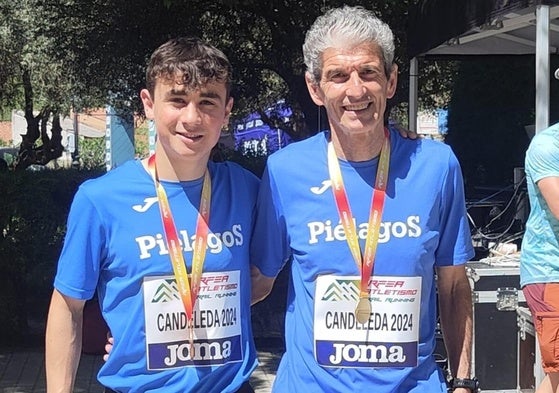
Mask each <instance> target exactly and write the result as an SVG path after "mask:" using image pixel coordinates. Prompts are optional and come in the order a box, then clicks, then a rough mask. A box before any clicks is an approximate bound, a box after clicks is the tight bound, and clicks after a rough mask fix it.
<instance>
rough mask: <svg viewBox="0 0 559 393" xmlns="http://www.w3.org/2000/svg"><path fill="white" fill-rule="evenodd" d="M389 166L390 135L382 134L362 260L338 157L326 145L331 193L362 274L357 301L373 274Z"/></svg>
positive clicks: (332, 149)
mask: <svg viewBox="0 0 559 393" xmlns="http://www.w3.org/2000/svg"><path fill="white" fill-rule="evenodd" d="M389 165H390V134H389V132H388V130H387V129H385V130H384V141H383V145H382V149H381V152H380V159H379V163H378V168H377V177H376V179H375V187H374V190H373V196H372V198H371V208H370V213H369V229H368V231H367V238H366V241H365V252H364V253H363V256H361V248H360V247H359V240H358V237H357V230H356V227H355V221H354V219H353V214H352V213H351V208H350V206H349V202H348V199H347V194H346V192H345V187H344V182H343V178H342V172H341V170H340V164H339V162H338V157H337V156H336V152H335V151H334V146H333V144H332V142H330V143H328V171H329V174H330V180H331V181H332V191H333V193H334V199H335V201H336V206H337V208H338V214H339V216H340V220H341V222H342V226H343V228H344V231H345V234H346V240H347V244H348V246H349V249H350V250H351V254H352V256H353V259H354V260H355V263H356V265H357V268H358V269H359V271H360V273H361V283H360V288H359V289H360V294H359V297H360V298H363V297H367V298H368V296H369V292H370V289H369V281H370V279H371V276H372V274H373V270H374V265H375V255H376V251H377V245H378V238H379V232H380V224H381V219H382V211H383V209H384V199H385V196H386V185H387V183H388V168H389Z"/></svg>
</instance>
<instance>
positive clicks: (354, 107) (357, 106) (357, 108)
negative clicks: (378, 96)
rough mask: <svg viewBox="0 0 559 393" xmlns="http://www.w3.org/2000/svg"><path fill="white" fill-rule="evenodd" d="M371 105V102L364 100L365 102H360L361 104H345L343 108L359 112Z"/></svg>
mask: <svg viewBox="0 0 559 393" xmlns="http://www.w3.org/2000/svg"><path fill="white" fill-rule="evenodd" d="M370 106H371V103H370V102H363V103H360V104H350V105H344V107H343V108H344V109H345V110H346V111H352V112H358V111H362V110H365V109H367V108H369V107H370Z"/></svg>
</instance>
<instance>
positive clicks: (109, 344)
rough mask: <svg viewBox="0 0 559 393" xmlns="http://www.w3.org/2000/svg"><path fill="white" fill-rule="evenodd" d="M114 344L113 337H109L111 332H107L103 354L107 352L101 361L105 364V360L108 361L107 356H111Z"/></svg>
mask: <svg viewBox="0 0 559 393" xmlns="http://www.w3.org/2000/svg"><path fill="white" fill-rule="evenodd" d="M114 343H115V339H114V337H113V336H112V335H111V332H110V331H109V332H107V343H106V344H105V352H107V353H106V354H105V355H103V360H104V361H105V362H106V361H107V360H109V355H110V354H111V351H112V350H113V345H114Z"/></svg>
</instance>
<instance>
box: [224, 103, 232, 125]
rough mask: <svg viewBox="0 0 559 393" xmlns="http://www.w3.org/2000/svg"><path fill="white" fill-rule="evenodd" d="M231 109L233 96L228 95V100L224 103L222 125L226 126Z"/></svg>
mask: <svg viewBox="0 0 559 393" xmlns="http://www.w3.org/2000/svg"><path fill="white" fill-rule="evenodd" d="M232 109H233V97H229V101H228V102H227V104H226V105H225V118H224V119H223V125H224V126H226V125H227V124H228V123H229V116H231V110H232Z"/></svg>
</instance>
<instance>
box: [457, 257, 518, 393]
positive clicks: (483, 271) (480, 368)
mask: <svg viewBox="0 0 559 393" xmlns="http://www.w3.org/2000/svg"><path fill="white" fill-rule="evenodd" d="M507 261H508V262H507V263H506V264H496V263H487V262H483V260H481V261H473V262H469V263H468V264H467V272H468V277H469V279H470V285H471V287H472V304H473V316H474V320H473V324H474V332H473V333H474V334H473V353H472V371H473V374H474V376H475V377H477V378H478V379H479V381H480V387H481V389H482V391H483V392H488V391H498V392H503V393H504V392H511V393H512V392H517V382H518V381H517V374H518V372H517V369H518V333H517V331H518V329H517V314H516V309H517V307H518V304H520V305H525V302H524V296H523V294H522V291H521V290H520V277H519V264H518V263H514V261H512V262H511V260H510V258H508V259H507Z"/></svg>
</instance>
